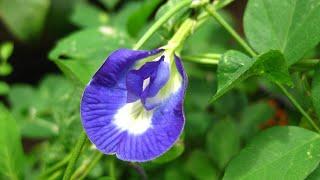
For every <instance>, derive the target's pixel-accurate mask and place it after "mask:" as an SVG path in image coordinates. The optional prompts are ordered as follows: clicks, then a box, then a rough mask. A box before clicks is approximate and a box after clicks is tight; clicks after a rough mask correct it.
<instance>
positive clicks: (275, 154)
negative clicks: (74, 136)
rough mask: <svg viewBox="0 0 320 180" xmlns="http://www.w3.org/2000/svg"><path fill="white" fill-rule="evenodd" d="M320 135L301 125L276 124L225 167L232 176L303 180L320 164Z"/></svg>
mask: <svg viewBox="0 0 320 180" xmlns="http://www.w3.org/2000/svg"><path fill="white" fill-rule="evenodd" d="M319 146H320V136H319V134H317V133H314V132H312V131H309V130H306V129H303V128H299V127H275V128H272V129H268V130H266V131H265V132H262V133H261V134H259V135H258V136H257V137H255V138H254V139H253V140H252V141H251V142H250V143H249V144H248V145H247V146H246V147H245V148H244V149H243V150H242V151H241V152H240V154H239V155H238V156H236V157H235V158H234V159H233V160H232V161H231V162H230V164H229V166H228V167H227V169H226V172H225V175H224V178H223V179H224V180H229V179H242V180H247V179H259V180H269V179H304V178H306V177H307V176H308V174H310V173H311V172H312V171H313V170H314V169H315V168H316V167H317V165H318V164H319V161H320V149H319V148H318V147H319Z"/></svg>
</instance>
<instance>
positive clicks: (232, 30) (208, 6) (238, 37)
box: [204, 4, 257, 56]
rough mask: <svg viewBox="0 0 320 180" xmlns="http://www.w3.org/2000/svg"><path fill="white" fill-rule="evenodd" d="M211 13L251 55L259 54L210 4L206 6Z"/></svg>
mask: <svg viewBox="0 0 320 180" xmlns="http://www.w3.org/2000/svg"><path fill="white" fill-rule="evenodd" d="M204 8H205V10H206V11H207V13H208V14H209V15H211V16H212V17H213V18H215V19H216V20H217V21H218V23H219V24H221V25H222V26H223V27H224V28H225V29H226V30H227V31H228V32H229V33H230V34H231V36H232V37H233V38H234V39H235V40H236V41H237V42H238V43H239V44H240V45H241V46H242V47H243V49H245V50H246V51H247V52H248V53H249V54H250V55H251V56H257V54H256V53H255V52H254V51H253V50H252V48H251V47H250V46H249V45H248V44H247V42H246V41H244V40H243V39H242V38H241V36H240V35H239V34H238V33H237V32H236V31H235V30H234V29H233V28H232V27H231V26H230V25H229V24H228V23H227V22H226V21H225V20H224V18H223V17H222V16H221V15H220V14H219V13H218V12H217V11H216V10H215V9H214V8H213V7H212V6H211V5H210V4H208V5H206V6H204Z"/></svg>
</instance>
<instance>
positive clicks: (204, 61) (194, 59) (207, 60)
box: [182, 54, 221, 65]
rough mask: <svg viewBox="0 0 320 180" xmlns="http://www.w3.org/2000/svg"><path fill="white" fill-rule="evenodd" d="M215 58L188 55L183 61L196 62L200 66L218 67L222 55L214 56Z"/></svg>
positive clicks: (183, 57)
mask: <svg viewBox="0 0 320 180" xmlns="http://www.w3.org/2000/svg"><path fill="white" fill-rule="evenodd" d="M213 55H215V56H206V55H205V54H204V55H188V56H182V59H183V61H189V62H195V63H200V64H212V65H217V64H218V63H219V59H220V57H221V56H220V54H213Z"/></svg>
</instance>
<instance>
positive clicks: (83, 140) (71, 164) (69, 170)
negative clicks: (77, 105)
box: [63, 131, 87, 180]
mask: <svg viewBox="0 0 320 180" xmlns="http://www.w3.org/2000/svg"><path fill="white" fill-rule="evenodd" d="M86 140H87V135H86V133H85V132H84V131H83V132H82V133H81V135H80V137H79V139H78V141H77V144H76V146H75V148H74V149H73V150H72V154H71V157H70V161H69V163H68V166H67V169H66V171H65V172H64V176H63V180H69V179H70V178H71V175H72V171H73V169H74V166H75V164H76V162H77V160H78V158H79V156H80V152H81V150H82V148H83V146H84V145H85V144H86Z"/></svg>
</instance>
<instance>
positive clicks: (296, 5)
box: [0, 0, 320, 180]
mask: <svg viewBox="0 0 320 180" xmlns="http://www.w3.org/2000/svg"><path fill="white" fill-rule="evenodd" d="M243 3H244V2H243ZM239 4H241V3H239V1H237V2H235V1H233V0H215V1H213V2H209V1H206V0H204V1H201V0H193V1H191V0H168V1H164V0H144V1H142V0H130V1H121V0H95V1H86V0H72V1H64V0H57V1H55V0H25V1H23V0H0V18H1V21H2V22H3V24H4V25H5V26H6V28H7V29H8V30H9V31H10V32H11V34H12V35H13V36H14V37H15V39H14V40H15V41H12V42H11V41H10V42H9V41H8V42H1V44H0V76H2V77H6V76H10V74H12V73H14V69H13V68H12V66H11V65H10V57H11V55H12V54H14V53H15V49H14V43H21V42H22V43H25V44H30V45H31V46H32V45H33V44H36V42H39V41H40V40H39V39H41V37H42V36H41V35H42V34H43V33H45V30H46V31H47V32H46V33H53V34H54V35H53V36H57V37H58V38H59V40H58V41H57V42H56V43H55V46H54V47H52V49H51V50H50V52H49V53H48V59H49V60H50V61H51V62H52V63H54V64H55V65H56V66H57V67H59V69H60V70H61V72H62V73H59V74H50V73H47V74H45V76H44V77H41V79H42V80H41V81H40V82H39V83H38V84H37V85H31V84H26V83H10V84H9V83H6V82H5V81H0V95H1V96H3V99H4V101H3V103H2V102H1V103H0V146H1V148H0V179H62V178H63V177H64V174H65V172H66V169H67V167H68V170H67V173H69V172H70V173H71V179H101V180H102V179H110V180H111V179H146V178H149V179H168V180H171V179H177V180H179V179H183V180H184V179H225V180H229V179H230V180H234V179H243V180H247V179H266V180H269V179H276V180H277V179H288V180H292V179H298V180H299V179H308V180H316V179H320V167H319V166H318V165H319V162H320V135H319V133H320V128H319V127H320V121H319V120H320V66H319V61H320V59H319V58H320V48H319V42H320V0H280V1H279V0H249V1H248V2H247V3H246V8H245V11H244V14H243V23H242V22H241V21H238V20H239V19H241V18H239V17H238V18H235V17H234V16H233V15H234V14H233V15H232V10H230V8H229V7H230V5H231V6H232V5H233V6H235V5H239ZM170 13H172V15H170ZM168 14H169V15H168ZM64 17H67V19H65V18H64ZM188 19H193V20H194V21H195V22H196V23H195V25H194V26H192V30H191V32H190V33H187V34H186V35H185V37H184V38H186V39H185V41H181V42H180V43H181V44H179V47H180V49H179V52H178V55H179V56H180V57H181V59H182V62H183V64H184V67H185V69H186V72H187V75H188V81H189V84H188V88H187V90H186V99H185V102H184V111H185V117H186V124H185V127H184V132H183V134H182V136H181V137H180V139H179V140H178V141H177V143H176V144H175V145H174V146H173V147H172V148H171V149H170V150H169V151H167V152H166V153H165V154H164V155H162V156H161V157H159V158H157V159H155V160H152V161H149V162H145V163H135V162H125V161H121V160H119V159H117V158H116V157H115V156H112V155H108V156H106V155H103V154H102V153H101V152H100V151H98V150H97V149H96V148H95V146H94V145H93V144H92V143H91V142H90V141H89V140H88V139H87V138H86V136H84V135H83V134H82V131H83V127H82V125H81V119H80V113H79V104H80V101H81V96H82V92H83V89H84V87H85V85H86V84H87V83H88V82H89V81H90V79H91V77H92V76H93V75H94V73H95V72H96V71H97V70H98V68H99V67H100V66H101V64H102V63H103V62H104V60H105V58H106V57H107V56H108V55H109V54H110V53H111V52H112V51H114V50H116V49H119V48H133V47H135V48H137V47H138V48H139V49H147V50H152V49H155V48H159V47H162V46H164V45H166V44H167V42H168V41H169V40H170V39H171V38H172V37H173V36H174V35H176V34H177V33H176V32H177V30H178V29H179V28H180V27H181V25H182V24H183V23H184V22H185V21H187V20H188ZM70 24H72V25H73V26H75V27H76V30H74V31H72V32H70V30H69V29H68V28H69V25H70ZM242 25H243V31H244V33H243V35H239V34H242V33H238V32H240V31H241V28H242ZM155 27H156V28H155ZM61 29H68V30H66V31H65V32H67V34H66V35H65V33H57V32H60V30H61ZM235 29H237V30H235ZM153 30H154V31H153ZM150 32H151V34H150ZM178 32H179V31H178ZM144 38H145V40H146V41H144V40H142V41H141V39H144ZM183 40H184V39H183ZM20 60H21V61H23V60H24V59H20ZM45 60H46V59H44V61H45ZM49 60H47V61H49ZM37 68H41V67H37ZM31 140H32V141H35V142H36V143H32V144H31V143H29V142H30V141H31ZM23 144H24V146H23ZM64 179H68V177H66V175H65V177H64Z"/></svg>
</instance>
